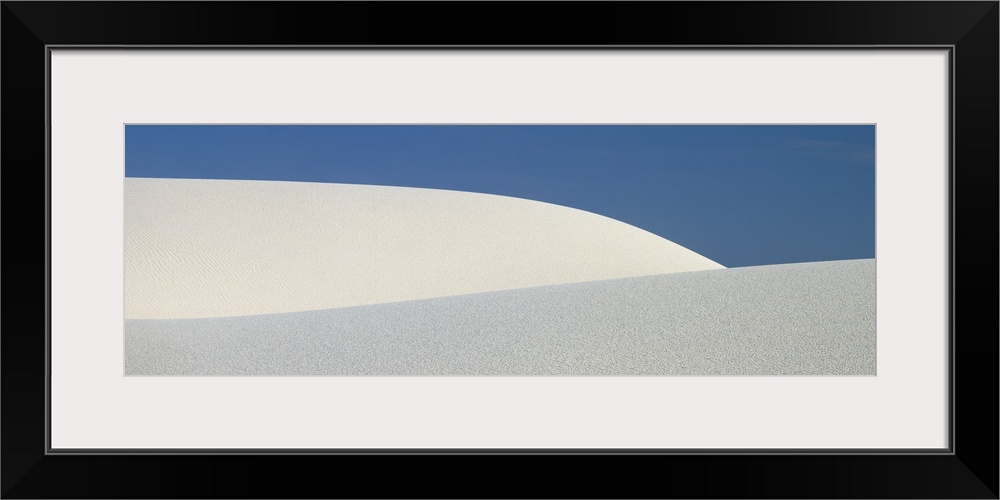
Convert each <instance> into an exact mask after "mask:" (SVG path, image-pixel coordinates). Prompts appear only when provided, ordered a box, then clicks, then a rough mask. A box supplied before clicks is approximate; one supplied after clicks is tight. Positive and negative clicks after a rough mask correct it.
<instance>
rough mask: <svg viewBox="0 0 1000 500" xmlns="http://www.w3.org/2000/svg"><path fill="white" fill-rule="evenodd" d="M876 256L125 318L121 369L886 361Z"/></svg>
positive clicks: (856, 371)
mask: <svg viewBox="0 0 1000 500" xmlns="http://www.w3.org/2000/svg"><path fill="white" fill-rule="evenodd" d="M875 310H876V309H875V261H874V259H869V260H853V261H832V262H818V263H805V264H786V265H778V266H760V267H749V268H733V269H721V270H707V271H695V272H685V273H673V274H663V275H656V276H645V277H633V278H622V279H611V280H601V281H592V282H586V283H575V284H562V285H552V286H542V287H533V288H522V289H516V290H504V291H494V292H487V293H476V294H465V295H460V296H452V297H442V298H430V299H421V300H410V301H402V302H394V303H382V304H377V305H367V306H358V307H344V308H336V309H327V310H317V311H308V312H295V313H284V314H268V315H251V316H241V317H228V318H207V319H168V320H127V321H126V322H125V374H126V375H396V376H421V375H497V376H517V375H564V376H580V375H875V370H876V364H875V354H876V335H875V325H876V322H875Z"/></svg>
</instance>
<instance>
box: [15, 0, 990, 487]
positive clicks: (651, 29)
mask: <svg viewBox="0 0 1000 500" xmlns="http://www.w3.org/2000/svg"><path fill="white" fill-rule="evenodd" d="M2 4H3V5H2V9H0V23H2V24H0V32H2V45H0V51H2V52H0V64H2V67H0V74H2V75H3V82H2V103H3V106H2V108H0V113H2V140H3V146H4V147H3V148H2V149H0V161H2V167H3V174H4V177H5V178H6V180H7V181H8V182H7V183H6V186H7V187H6V189H4V190H3V194H4V195H6V196H4V197H3V209H4V210H3V218H2V222H3V226H4V227H5V229H6V231H5V233H6V236H7V239H6V242H5V243H4V245H3V247H2V253H3V257H4V259H5V260H6V261H7V263H8V264H11V265H12V266H11V267H10V268H9V269H8V271H9V272H10V271H12V270H13V269H14V266H13V264H16V265H17V270H18V271H20V270H21V269H23V270H24V271H25V273H23V274H20V273H14V274H13V275H14V276H17V277H20V276H25V275H26V276H25V279H18V280H17V281H13V282H12V281H10V280H9V281H8V286H7V287H6V289H5V290H4V292H3V312H5V313H7V314H5V315H4V316H5V318H3V321H2V326H3V327H5V328H3V330H2V335H0V347H2V348H0V369H2V375H3V377H2V379H0V384H2V386H0V388H2V396H0V397H2V403H3V405H2V407H0V408H2V410H0V411H2V432H3V439H2V440H0V446H2V454H3V456H2V465H0V467H2V470H0V472H2V479H0V482H2V484H0V486H2V496H3V497H4V498H7V497H9V498H90V497H105V498H110V497H131V498H161V497H168V498H187V497H202V498H209V497H243V498H261V497H271V498H280V497H295V498H316V497H318V498H323V497H344V496H351V497H362V496H363V497H420V496H427V495H430V496H435V497H454V496H457V497H523V496H531V497H547V496H559V497H581V498H584V497H606V498H627V497H677V496H681V497H689V498H696V497H713V498H789V497H796V498H831V497H832V498H997V495H998V462H997V458H998V445H997V442H998V440H997V425H996V424H997V422H998V412H997V399H995V398H996V397H997V396H996V395H997V394H998V391H997V385H996V384H997V366H998V365H997V352H998V351H997V333H996V332H997V331H998V329H997V316H996V314H995V311H996V310H995V309H994V308H992V307H988V308H982V307H977V306H976V304H979V303H986V304H990V305H992V304H995V303H996V302H994V299H995V297H996V292H997V281H996V280H997V278H996V276H997V274H996V272H995V268H993V267H992V266H993V265H994V264H993V263H994V262H996V260H994V259H995V258H996V256H997V255H998V252H997V233H996V232H995V231H996V228H997V206H998V199H997V186H998V184H997V172H998V164H1000V158H998V135H1000V133H998V116H1000V113H998V109H1000V108H998V94H1000V85H998V62H1000V57H998V20H1000V17H998V12H1000V8H998V2H996V1H989V2H774V3H754V2H732V3H730V2H706V3H687V2H668V3H652V2H650V3H630V2H618V3H597V2H593V3H575V4H571V3H554V4H551V5H548V6H547V7H548V8H547V9H546V8H543V6H540V5H539V4H538V3H530V4H529V3H503V4H500V3H486V2H483V3H416V2H413V3H411V2H403V3H321V2H302V3H299V2H177V3H171V2H134V3H133V2H106V3H102V2H2ZM452 19H462V20H464V21H465V22H463V23H456V22H453V21H452ZM481 19H487V20H488V21H489V22H488V23H483V22H481V21H479V20H481ZM412 44H419V45H422V46H461V47H466V48H469V47H478V48H482V47H489V46H513V45H526V46H532V47H540V46H563V47H567V46H589V47H602V48H613V47H614V46H621V45H627V46H632V47H643V46H645V47H650V48H652V49H655V48H662V47H664V46H685V47H692V46H700V47H713V46H741V47H763V46H778V47H791V48H804V49H808V48H810V47H815V46H827V47H829V46H838V47H854V48H857V49H859V50H861V49H863V48H871V47H890V46H891V47H900V48H905V47H927V46H943V47H952V49H951V51H950V54H951V61H952V70H953V82H952V83H953V85H952V89H953V95H952V97H953V108H952V111H953V121H952V124H951V128H952V132H953V138H954V141H953V150H952V153H953V160H952V161H953V165H952V174H953V175H952V190H953V191H952V198H953V204H952V213H951V214H950V215H951V217H952V223H951V225H950V227H951V231H952V242H953V243H952V248H951V249H950V250H951V251H950V254H951V256H952V259H951V263H952V278H953V279H954V287H953V291H952V295H951V297H950V299H951V301H952V302H951V305H952V308H951V310H952V312H951V315H952V321H953V342H952V346H951V347H952V351H953V355H954V358H953V359H954V367H953V368H954V370H953V373H952V376H953V379H952V380H953V391H952V398H953V419H952V421H953V422H954V425H953V427H952V429H951V431H952V438H953V439H952V443H953V448H952V450H951V451H952V453H943V454H916V455H915V454H889V455H885V454H872V453H865V452H852V453H839V454H831V453H819V454H811V453H802V454H795V455H782V454H735V455H724V454H693V455H677V454H673V455H624V456H623V455H617V454H601V455H586V456H584V455H580V454H568V455H558V456H556V455H543V454H525V453H523V451H522V452H513V453H508V454H493V455H484V456H475V457H472V456H465V455H449V454H444V455H442V454H421V455H420V456H406V455H392V454H390V455H371V454H368V455H318V454H317V455H250V454H203V453H195V452H189V453H184V454H171V455H149V454H138V455H136V454H99V455H89V454H85V455H67V454H52V453H48V451H49V450H48V443H47V441H46V432H45V431H46V415H47V412H48V408H47V401H46V398H45V395H46V392H47V391H46V376H45V374H46V373H47V366H46V360H47V357H46V354H47V343H46V338H47V337H46V332H47V330H48V309H47V307H48V301H47V297H46V292H47V287H46V283H47V282H48V278H49V274H48V273H49V269H48V266H47V252H48V248H49V241H48V237H49V235H48V232H47V228H48V191H47V170H46V165H47V152H48V151H47V145H48V137H47V133H46V132H47V131H46V123H47V114H48V108H47V104H48V102H47V99H46V93H47V91H46V82H47V76H48V67H47V65H46V61H47V52H48V47H52V46H60V47H72V46H78V47H86V46H91V47H98V46H100V47H107V46H122V45H127V46H136V45H148V46H164V47H171V48H173V47H178V46H227V47H241V46H283V45H292V46H297V47H298V46H305V45H311V46H331V45H336V46H345V45H349V46H368V47H377V46H385V45H391V46H403V45H412ZM959 216H961V221H959ZM958 257H961V260H959V259H958ZM973 259H975V265H973V264H972V262H973ZM43 274H44V276H43ZM8 276H11V274H8ZM959 298H963V299H964V300H963V302H962V304H961V307H955V305H956V303H957V300H958V299H959ZM978 299H982V300H981V301H979V302H973V301H974V300H978ZM43 325H44V326H43ZM980 391H982V394H980ZM623 451H624V450H623ZM310 470H316V471H319V473H318V474H310V473H309V472H308V471H310ZM369 474H381V475H385V480H383V481H379V482H371V481H367V480H365V479H366V478H367V476H368V475H369ZM467 485H468V486H467ZM475 485H478V486H475Z"/></svg>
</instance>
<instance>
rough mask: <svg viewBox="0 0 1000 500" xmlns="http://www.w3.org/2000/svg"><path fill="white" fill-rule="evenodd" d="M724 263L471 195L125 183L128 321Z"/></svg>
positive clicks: (354, 302)
mask: <svg viewBox="0 0 1000 500" xmlns="http://www.w3.org/2000/svg"><path fill="white" fill-rule="evenodd" d="M720 268H722V266H721V265H719V264H718V263H716V262H713V261H711V260H709V259H707V258H705V257H703V256H701V255H698V254H696V253H694V252H692V251H690V250H688V249H685V248H683V247H681V246H679V245H677V244H675V243H672V242H670V241H667V240H665V239H663V238H661V237H659V236H656V235H654V234H651V233H649V232H646V231H643V230H641V229H638V228H636V227H633V226H630V225H628V224H625V223H622V222H619V221H616V220H613V219H610V218H607V217H603V216H600V215H596V214H593V213H589V212H584V211H581V210H575V209H571V208H567V207H561V206H557V205H552V204H547V203H541V202H535V201H529V200H523V199H518V198H510V197H504V196H494V195H485V194H476V193H466V192H457V191H444V190H433V189H416V188H402V187H385V186H365V185H346V184H324V183H303V182H274V181H231V180H191V179H146V178H126V179H125V317H126V318H131V319H137V318H146V319H165V318H199V317H225V316H241V315H254V314H267V313H282V312H294V311H310V310H318V309H327V308H340V307H349V306H359V305H370V304H379V303H388V302H398V301H406V300H415V299H427V298H433V297H445V296H454V295H462V294H470V293H479V292H490V291H498V290H508V289H519V288H525V287H536V286H543V285H554V284H566V283H579V282H588V281H594V280H603V279H612V278H624V277H636V276H646V275H656V274H663V273H673V272H683V271H696V270H707V269H720Z"/></svg>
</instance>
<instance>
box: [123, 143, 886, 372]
mask: <svg viewBox="0 0 1000 500" xmlns="http://www.w3.org/2000/svg"><path fill="white" fill-rule="evenodd" d="M124 133H125V172H124V179H123V189H124V257H125V259H124V260H125V262H124V283H123V286H124V312H125V314H124V352H123V358H124V359H123V364H124V374H125V375H126V376H206V375H221V376H244V375H246V376H253V375H257V376H434V375H438V376H474V375H479V376H780V375H826V376H830V375H839V376H874V375H875V374H876V315H875V312H876V272H875V270H876V261H875V168H876V166H875V126H874V125H583V124H581V125H126V126H125V129H124Z"/></svg>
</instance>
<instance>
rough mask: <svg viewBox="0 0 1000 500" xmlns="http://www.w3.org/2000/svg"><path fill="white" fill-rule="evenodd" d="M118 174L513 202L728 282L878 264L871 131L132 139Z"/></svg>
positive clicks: (187, 134)
mask: <svg viewBox="0 0 1000 500" xmlns="http://www.w3.org/2000/svg"><path fill="white" fill-rule="evenodd" d="M125 175H126V176H128V177H171V178H192V179H256V180H287V181H309V182H337V183H350V184H378V185H389V186H408V187H423V188H436V189H452V190H459V191H473V192H479V193H490V194H499V195H506V196H516V197H519V198H527V199H532V200H539V201H545V202H549V203H555V204H559V205H565V206H569V207H573V208H578V209H582V210H587V211H590V212H595V213H598V214H601V215H605V216H607V217H611V218H614V219H618V220H620V221H623V222H627V223H629V224H632V225H634V226H637V227H640V228H642V229H645V230H647V231H649V232H652V233H655V234H658V235H660V236H662V237H664V238H666V239H668V240H670V241H673V242H675V243H677V244H679V245H682V246H685V247H687V248H690V249H691V250H693V251H695V252H698V253H700V254H702V255H704V256H706V257H708V258H710V259H712V260H715V261H717V262H719V263H721V264H723V265H725V266H727V267H742V266H753V265H765V264H781V263H792V262H813V261H822V260H841V259H861V258H873V257H875V127H874V126H873V125H833V126H826V125H824V126H816V125H726V126H718V125H636V126H632V125H446V126H441V125H410V126H408V125H306V126H290V125H211V126H207V125H128V126H126V127H125Z"/></svg>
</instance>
